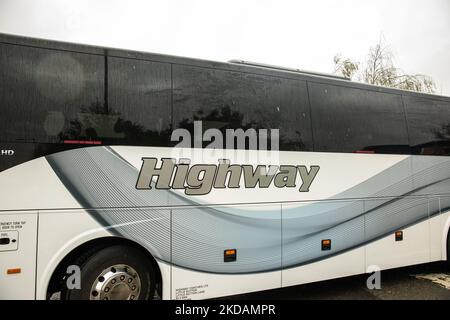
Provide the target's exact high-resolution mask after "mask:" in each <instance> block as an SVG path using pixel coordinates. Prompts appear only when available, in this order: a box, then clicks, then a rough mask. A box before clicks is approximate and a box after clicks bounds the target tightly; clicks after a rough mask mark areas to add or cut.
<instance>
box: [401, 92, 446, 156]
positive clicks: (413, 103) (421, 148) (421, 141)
mask: <svg viewBox="0 0 450 320" xmlns="http://www.w3.org/2000/svg"><path fill="white" fill-rule="evenodd" d="M403 99H404V101H405V106H406V115H407V119H408V131H409V136H410V141H411V145H412V151H413V153H414V154H424V155H450V102H448V101H443V100H434V99H433V100H432V99H428V98H422V97H413V96H404V97H403Z"/></svg>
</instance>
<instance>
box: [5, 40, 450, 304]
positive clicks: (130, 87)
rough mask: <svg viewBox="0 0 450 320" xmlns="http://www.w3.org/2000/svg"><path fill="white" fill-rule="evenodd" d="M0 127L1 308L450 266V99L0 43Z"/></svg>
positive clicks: (112, 52)
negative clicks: (237, 141)
mask: <svg viewBox="0 0 450 320" xmlns="http://www.w3.org/2000/svg"><path fill="white" fill-rule="evenodd" d="M0 112H1V116H0V147H1V148H0V149H1V151H0V153H1V155H0V298H1V299H50V298H55V297H58V296H59V297H60V298H61V299H69V300H71V299H92V300H98V299H102V300H115V299H130V300H132V299H153V298H161V299H204V298H211V297H219V296H227V295H233V294H239V293H244V292H252V291H258V290H266V289H273V288H280V287H286V286H292V285H298V284H303V283H309V282H314V281H321V280H326V279H332V278H338V277H344V276H350V275H356V274H363V273H366V272H368V270H371V269H373V268H374V267H373V266H375V268H377V267H378V268H380V269H381V270H384V269H389V268H396V267H402V266H408V265H413V264H419V263H427V262H432V261H439V260H446V259H447V256H448V247H449V237H448V231H449V225H450V157H449V156H450V98H448V97H442V96H436V95H427V94H420V93H414V92H406V91H400V90H394V89H388V88H381V87H376V86H369V85H365V84H361V83H354V82H351V81H348V80H346V79H343V78H339V77H334V76H331V75H324V74H315V73H311V72H302V71H299V70H289V69H283V68H276V67H271V66H265V65H256V64H251V63H245V62H242V61H231V62H229V63H219V62H210V61H201V60H195V59H187V58H180V57H172V56H164V55H158V54H149V53H141V52H132V51H124V50H117V49H106V48H98V47H91V46H83V45H76V44H67V43H60V42H54V41H47V40H38V39H30V38H23V37H17V36H11V35H0ZM199 123H200V126H199V125H198V124H199ZM199 128H200V129H199ZM195 130H197V131H198V130H200V132H195ZM229 130H232V131H234V132H239V130H240V132H241V133H242V132H243V133H244V138H245V141H244V147H243V148H236V147H229V148H228V146H230V145H232V144H229V142H230V141H228V140H229V139H228V140H227V141H226V142H225V141H221V140H220V139H219V137H220V134H221V133H223V134H224V135H225V136H226V137H228V136H227V133H228V132H229ZM175 132H176V133H177V134H175V136H176V137H178V138H180V136H184V137H186V135H185V134H186V133H188V134H193V136H192V135H187V136H189V141H187V142H193V143H194V147H193V148H189V146H190V145H191V144H188V147H186V148H174V146H175V145H176V144H177V142H179V140H180V139H178V140H177V141H173V140H174V139H173V138H174V135H173V133H175ZM180 132H181V134H179V133H180ZM208 132H209V133H208ZM207 133H208V134H207ZM255 133H258V134H260V135H259V137H257V138H258V139H259V140H257V147H256V148H255V147H254V145H253V147H250V145H251V143H250V142H251V141H250V140H252V139H254V138H255V137H256V135H255ZM199 136H200V138H198V137H199ZM267 136H270V138H274V137H276V138H277V139H269V140H270V145H267V144H268V143H267V141H266V142H264V139H262V138H261V137H267ZM228 138H229V137H228ZM234 138H236V136H233V137H232V139H234ZM184 142H186V141H184ZM211 144H213V145H214V148H211ZM217 146H219V147H217ZM220 146H222V147H220ZM273 146H276V147H277V148H278V149H279V151H277V150H275V149H277V148H272V147H273ZM266 149H269V150H266Z"/></svg>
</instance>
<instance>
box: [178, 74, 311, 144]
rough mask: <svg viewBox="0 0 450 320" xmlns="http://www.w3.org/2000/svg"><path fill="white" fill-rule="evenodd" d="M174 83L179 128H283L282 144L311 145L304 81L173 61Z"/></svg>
mask: <svg viewBox="0 0 450 320" xmlns="http://www.w3.org/2000/svg"><path fill="white" fill-rule="evenodd" d="M173 83H174V96H173V99H174V101H173V102H174V110H173V112H174V126H175V128H185V129H189V130H191V131H192V127H193V121H194V120H202V122H203V131H205V130H206V129H209V128H216V129H219V130H221V131H222V132H224V131H225V129H238V128H241V129H243V130H247V129H250V128H253V129H255V130H259V129H279V136H280V139H279V148H280V149H281V150H312V138H311V124H310V114H309V105H308V98H307V90H306V83H305V82H304V81H296V80H288V79H281V78H277V77H269V76H262V75H254V74H245V73H239V72H231V71H223V70H215V69H206V68H197V67H190V66H180V65H174V66H173ZM207 144H208V143H206V145H207ZM247 147H249V146H248V145H246V147H245V148H247ZM268 148H269V149H270V148H271V147H270V143H268Z"/></svg>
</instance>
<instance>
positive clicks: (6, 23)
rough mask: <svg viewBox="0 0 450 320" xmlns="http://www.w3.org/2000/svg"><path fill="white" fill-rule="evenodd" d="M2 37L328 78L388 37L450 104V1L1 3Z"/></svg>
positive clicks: (406, 63) (403, 61)
mask: <svg viewBox="0 0 450 320" xmlns="http://www.w3.org/2000/svg"><path fill="white" fill-rule="evenodd" d="M0 32H3V33H11V34H19V35H26V36H31V37H38V38H48V39H54V40H63V41H69V42H78V43H86V44H93V45H100V46H108V47H117V48H126V49H134V50H142V51H148V52H156V53H164V54H172V55H180V56H188V57H194V58H203V59H209V60H217V61H227V60H230V59H243V60H250V61H256V62H263V63H268V64H275V65H280V66H286V67H294V68H300V69H307V70H314V71H321V72H332V71H333V56H334V55H335V54H336V53H342V54H343V55H344V56H348V57H351V58H354V59H356V60H360V61H361V60H364V57H365V56H366V55H367V52H368V49H369V47H370V46H373V45H374V44H375V43H377V41H378V40H379V38H380V36H381V35H382V36H383V37H384V38H385V40H386V42H387V43H389V44H390V46H391V49H392V51H393V52H394V54H395V57H396V59H395V62H396V65H397V66H398V67H400V68H401V69H403V70H404V71H405V72H407V73H421V74H426V75H429V76H431V77H433V78H434V80H435V81H436V83H437V85H438V88H437V91H438V93H441V94H443V95H447V96H450V0H372V1H362V0H339V1H338V0H335V1H333V0H307V1H300V0H297V1H294V0H291V1H287V0H286V1H283V0H277V1H269V0H248V1H246V0H239V1H235V0H227V1H213V0H196V1H194V0H191V1H186V0H185V1H182V0H179V1H176V0H160V1H150V0H0Z"/></svg>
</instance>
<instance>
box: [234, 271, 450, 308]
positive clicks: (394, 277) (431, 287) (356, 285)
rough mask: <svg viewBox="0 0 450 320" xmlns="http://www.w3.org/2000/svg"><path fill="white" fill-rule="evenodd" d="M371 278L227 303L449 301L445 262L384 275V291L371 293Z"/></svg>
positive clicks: (272, 292)
mask: <svg viewBox="0 0 450 320" xmlns="http://www.w3.org/2000/svg"><path fill="white" fill-rule="evenodd" d="M368 276H369V275H358V276H352V277H346V278H340V279H335V280H327V281H321V282H315V283H309V284H304V285H299V286H293V287H287V288H283V289H275V290H268V291H263V292H257V293H249V294H243V295H236V296H231V297H226V298H225V299H231V300H234V299H239V300H252V299H258V300H266V299H267V300H268V299H274V300H377V299H381V300H450V267H449V265H447V264H446V263H444V262H439V263H431V264H424V265H416V266H410V267H405V268H399V269H392V270H385V271H382V272H381V289H373V290H370V289H368V288H367V285H366V282H367V278H368Z"/></svg>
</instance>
